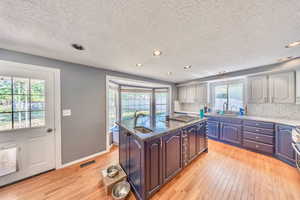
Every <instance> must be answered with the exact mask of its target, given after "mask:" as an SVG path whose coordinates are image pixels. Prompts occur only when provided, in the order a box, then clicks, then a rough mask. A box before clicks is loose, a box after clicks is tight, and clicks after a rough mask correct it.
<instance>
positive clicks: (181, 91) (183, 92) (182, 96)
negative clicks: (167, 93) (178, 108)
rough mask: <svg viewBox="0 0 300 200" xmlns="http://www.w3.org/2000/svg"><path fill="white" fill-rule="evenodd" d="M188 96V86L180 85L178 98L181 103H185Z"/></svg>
mask: <svg viewBox="0 0 300 200" xmlns="http://www.w3.org/2000/svg"><path fill="white" fill-rule="evenodd" d="M186 96H187V90H186V87H185V86H183V87H179V88H178V100H179V102H180V103H185V102H186Z"/></svg>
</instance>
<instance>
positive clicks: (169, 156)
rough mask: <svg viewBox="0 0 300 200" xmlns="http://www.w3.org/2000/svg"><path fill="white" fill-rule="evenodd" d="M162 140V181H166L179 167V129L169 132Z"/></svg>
mask: <svg viewBox="0 0 300 200" xmlns="http://www.w3.org/2000/svg"><path fill="white" fill-rule="evenodd" d="M162 141H163V182H167V181H168V180H170V179H171V178H172V177H173V176H175V175H176V174H177V173H178V172H179V171H180V169H181V130H178V131H174V132H171V133H169V134H168V135H167V136H164V137H163V138H162Z"/></svg>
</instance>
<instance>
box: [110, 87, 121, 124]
mask: <svg viewBox="0 0 300 200" xmlns="http://www.w3.org/2000/svg"><path fill="white" fill-rule="evenodd" d="M118 93H119V91H118V86H117V85H113V84H111V83H110V85H109V89H108V100H109V101H108V106H109V116H108V117H109V122H108V125H109V128H113V127H114V126H115V122H116V121H117V119H118Z"/></svg>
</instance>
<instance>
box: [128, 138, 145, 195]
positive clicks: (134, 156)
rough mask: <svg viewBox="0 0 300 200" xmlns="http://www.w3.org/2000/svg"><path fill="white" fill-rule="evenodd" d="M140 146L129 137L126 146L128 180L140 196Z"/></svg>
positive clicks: (141, 173) (135, 140) (141, 172)
mask: <svg viewBox="0 0 300 200" xmlns="http://www.w3.org/2000/svg"><path fill="white" fill-rule="evenodd" d="M142 151H143V150H142V145H141V144H140V143H139V141H138V140H137V139H135V138H134V137H133V136H129V146H128V174H127V175H128V178H129V179H130V181H131V183H132V186H133V187H134V189H135V190H136V191H137V192H138V193H140V194H142V185H141V184H142V180H141V179H142V177H143V176H142V175H143V171H142V170H143V169H142V164H143V163H142Z"/></svg>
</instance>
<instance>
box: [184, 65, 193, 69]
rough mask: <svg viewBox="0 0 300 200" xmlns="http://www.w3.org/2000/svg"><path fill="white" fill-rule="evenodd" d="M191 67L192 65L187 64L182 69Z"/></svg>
mask: <svg viewBox="0 0 300 200" xmlns="http://www.w3.org/2000/svg"><path fill="white" fill-rule="evenodd" d="M191 68H192V65H187V66H184V67H183V69H191Z"/></svg>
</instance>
